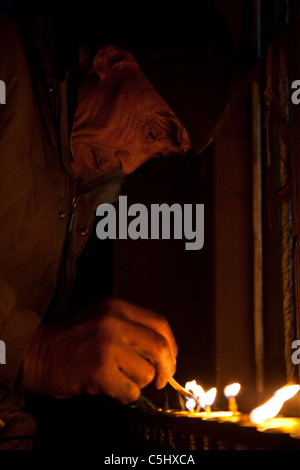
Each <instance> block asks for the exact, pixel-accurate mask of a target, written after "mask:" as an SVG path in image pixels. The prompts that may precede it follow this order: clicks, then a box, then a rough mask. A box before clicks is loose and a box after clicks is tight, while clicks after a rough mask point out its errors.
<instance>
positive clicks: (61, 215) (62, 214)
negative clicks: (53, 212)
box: [58, 211, 66, 219]
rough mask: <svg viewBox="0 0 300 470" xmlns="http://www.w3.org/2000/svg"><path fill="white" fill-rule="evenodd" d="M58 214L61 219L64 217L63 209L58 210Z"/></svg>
mask: <svg viewBox="0 0 300 470" xmlns="http://www.w3.org/2000/svg"><path fill="white" fill-rule="evenodd" d="M58 215H59V217H60V218H61V219H64V218H65V217H66V213H65V212H63V211H60V212H59V213H58Z"/></svg>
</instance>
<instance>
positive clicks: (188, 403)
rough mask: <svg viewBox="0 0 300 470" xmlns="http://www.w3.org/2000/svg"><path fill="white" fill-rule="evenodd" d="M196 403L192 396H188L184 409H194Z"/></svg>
mask: <svg viewBox="0 0 300 470" xmlns="http://www.w3.org/2000/svg"><path fill="white" fill-rule="evenodd" d="M196 405H197V403H196V401H195V400H194V399H193V398H189V399H188V400H187V401H186V404H185V406H186V409H187V410H189V411H190V410H194V409H195V408H196Z"/></svg>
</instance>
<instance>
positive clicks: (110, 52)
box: [93, 45, 136, 79]
mask: <svg viewBox="0 0 300 470" xmlns="http://www.w3.org/2000/svg"><path fill="white" fill-rule="evenodd" d="M133 63H136V61H135V59H134V57H133V56H132V54H130V52H128V51H127V50H126V49H124V48H123V47H121V46H115V45H108V46H104V47H101V49H98V51H97V52H96V54H95V57H94V59H93V69H94V71H95V72H96V73H97V75H98V76H99V77H100V78H102V79H103V78H106V77H107V76H109V75H110V74H111V73H112V72H113V71H115V70H116V69H120V67H123V66H124V65H129V64H133Z"/></svg>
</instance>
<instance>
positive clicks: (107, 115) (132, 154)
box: [71, 46, 190, 178]
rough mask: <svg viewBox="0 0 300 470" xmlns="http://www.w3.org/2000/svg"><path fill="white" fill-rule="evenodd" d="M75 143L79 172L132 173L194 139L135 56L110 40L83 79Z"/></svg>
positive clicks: (76, 172) (76, 171) (75, 170)
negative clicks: (112, 43)
mask: <svg viewBox="0 0 300 470" xmlns="http://www.w3.org/2000/svg"><path fill="white" fill-rule="evenodd" d="M71 145H72V152H73V158H74V161H73V162H72V164H71V165H72V168H73V173H74V176H75V178H79V177H82V176H84V175H85V174H87V173H90V172H98V173H105V172H109V171H113V170H117V169H119V170H121V171H122V172H123V173H124V174H129V173H132V172H133V171H134V170H136V169H137V168H138V167H139V166H141V165H142V164H143V163H145V162H146V161H147V160H149V159H150V158H158V157H167V156H170V155H172V154H174V153H185V152H187V150H189V149H190V139H189V136H188V134H187V131H186V129H185V128H184V126H183V125H182V123H181V122H180V120H179V119H178V118H177V116H176V115H175V114H174V113H173V111H172V110H171V109H170V108H169V106H168V105H167V104H166V103H165V101H164V100H163V99H162V98H161V96H160V95H159V94H158V93H157V91H156V90H155V89H154V88H153V86H152V85H151V83H150V82H149V80H148V79H147V78H146V76H145V75H144V73H143V71H142V70H141V68H140V67H139V65H138V64H137V62H136V61H135V59H134V58H133V56H132V55H131V54H129V53H128V52H127V51H126V50H124V49H121V48H119V47H117V46H105V47H104V48H101V49H100V50H99V51H98V52H97V54H96V56H95V58H94V61H93V71H92V73H89V74H87V75H86V76H85V78H84V79H83V80H82V82H81V84H80V87H79V95H78V104H77V109H76V114H75V119H74V125H73V131H72V139H71Z"/></svg>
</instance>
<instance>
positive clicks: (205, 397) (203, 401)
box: [184, 380, 217, 410]
mask: <svg viewBox="0 0 300 470" xmlns="http://www.w3.org/2000/svg"><path fill="white" fill-rule="evenodd" d="M184 388H185V389H186V390H189V391H190V392H192V393H193V395H194V397H195V399H196V400H198V401H199V403H200V406H201V408H203V409H205V408H206V407H209V406H211V405H212V404H213V402H214V399H215V397H216V394H217V389H216V388H215V387H214V388H211V389H210V390H208V392H206V393H205V391H204V390H203V388H202V387H201V385H198V384H197V382H196V380H192V381H191V382H186V384H185V387H184ZM185 406H186V408H187V409H188V410H191V409H193V408H194V409H195V408H196V406H197V403H196V401H195V400H194V399H193V398H190V399H189V400H187V402H186V404H185Z"/></svg>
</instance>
